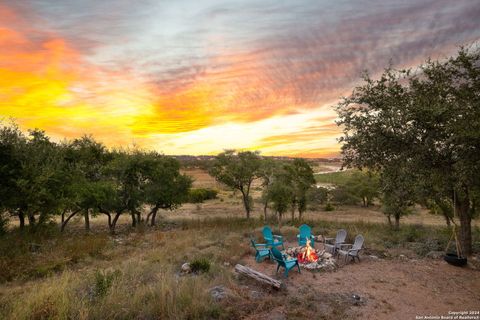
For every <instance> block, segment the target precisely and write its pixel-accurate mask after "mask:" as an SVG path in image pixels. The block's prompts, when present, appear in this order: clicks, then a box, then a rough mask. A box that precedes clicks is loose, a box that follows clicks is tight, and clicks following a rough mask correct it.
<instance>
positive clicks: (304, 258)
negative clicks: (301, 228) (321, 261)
mask: <svg viewBox="0 0 480 320" xmlns="http://www.w3.org/2000/svg"><path fill="white" fill-rule="evenodd" d="M297 259H298V262H299V263H304V264H305V263H311V262H317V260H318V255H317V254H316V253H315V249H313V248H312V246H310V240H309V239H307V244H306V245H305V247H304V248H302V251H301V252H300V253H299V254H298V255H297Z"/></svg>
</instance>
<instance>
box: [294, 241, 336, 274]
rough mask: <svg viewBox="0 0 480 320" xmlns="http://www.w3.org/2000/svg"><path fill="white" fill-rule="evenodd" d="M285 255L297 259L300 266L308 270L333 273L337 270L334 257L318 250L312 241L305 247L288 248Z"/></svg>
mask: <svg viewBox="0 0 480 320" xmlns="http://www.w3.org/2000/svg"><path fill="white" fill-rule="evenodd" d="M285 253H286V254H287V255H288V256H289V257H291V258H297V259H298V263H299V264H300V266H301V267H302V268H305V269H307V270H330V271H333V270H335V269H336V268H337V264H336V261H335V259H334V258H333V256H332V255H331V254H330V253H328V252H326V251H325V250H316V249H315V248H313V247H312V246H311V244H310V241H307V243H306V245H305V246H301V247H293V248H288V249H286V250H285Z"/></svg>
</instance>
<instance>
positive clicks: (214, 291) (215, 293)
mask: <svg viewBox="0 0 480 320" xmlns="http://www.w3.org/2000/svg"><path fill="white" fill-rule="evenodd" d="M209 291H210V295H211V296H212V298H213V300H215V301H217V302H218V301H221V300H223V299H225V298H226V297H227V296H228V294H227V288H225V287H224V286H215V287H213V288H211V289H210V290H209Z"/></svg>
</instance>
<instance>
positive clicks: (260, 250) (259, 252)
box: [250, 239, 271, 262]
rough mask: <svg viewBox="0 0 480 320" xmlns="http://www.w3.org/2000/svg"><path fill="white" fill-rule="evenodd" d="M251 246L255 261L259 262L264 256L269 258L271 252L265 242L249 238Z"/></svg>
mask: <svg viewBox="0 0 480 320" xmlns="http://www.w3.org/2000/svg"><path fill="white" fill-rule="evenodd" d="M250 242H251V243H252V247H253V248H254V249H255V261H257V262H261V261H263V260H264V259H265V258H270V256H271V253H270V249H269V248H268V246H267V244H265V243H256V242H255V240H253V239H250Z"/></svg>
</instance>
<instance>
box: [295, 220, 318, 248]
mask: <svg viewBox="0 0 480 320" xmlns="http://www.w3.org/2000/svg"><path fill="white" fill-rule="evenodd" d="M298 231H299V234H298V235H297V238H298V245H299V246H305V245H307V239H310V246H311V247H312V248H314V247H315V237H314V236H313V235H312V228H310V227H309V226H308V225H306V224H302V225H301V226H300V228H298Z"/></svg>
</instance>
